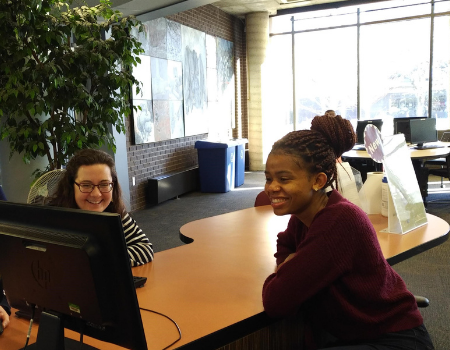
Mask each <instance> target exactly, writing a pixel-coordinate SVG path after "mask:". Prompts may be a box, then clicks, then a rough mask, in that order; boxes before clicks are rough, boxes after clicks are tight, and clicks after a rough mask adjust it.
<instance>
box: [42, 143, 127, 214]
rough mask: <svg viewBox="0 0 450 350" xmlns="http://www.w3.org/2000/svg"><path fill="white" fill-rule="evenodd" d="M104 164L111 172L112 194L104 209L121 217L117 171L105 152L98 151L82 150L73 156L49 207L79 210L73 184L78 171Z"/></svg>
mask: <svg viewBox="0 0 450 350" xmlns="http://www.w3.org/2000/svg"><path fill="white" fill-rule="evenodd" d="M95 164H105V165H107V166H108V167H109V169H110V170H111V177H112V182H113V183H114V186H113V190H112V191H113V193H112V201H111V203H110V204H109V206H108V207H107V208H106V209H105V211H106V212H109V213H117V214H120V215H123V214H124V213H125V205H124V203H123V200H122V190H121V188H120V185H119V182H118V181H117V171H116V166H115V164H114V160H113V158H112V157H111V156H110V155H109V154H108V153H106V152H104V151H100V150H98V149H83V150H80V151H78V152H77V153H75V154H74V155H73V157H72V158H71V159H70V160H69V162H68V163H67V165H66V171H65V172H64V175H63V176H62V178H61V179H60V180H59V182H58V187H57V188H56V191H55V194H54V195H53V196H52V197H51V198H50V200H49V203H48V204H49V205H52V206H57V207H64V208H75V209H79V208H78V205H77V203H76V202H75V193H74V182H75V179H76V178H77V174H78V169H79V168H80V167H81V166H83V165H95Z"/></svg>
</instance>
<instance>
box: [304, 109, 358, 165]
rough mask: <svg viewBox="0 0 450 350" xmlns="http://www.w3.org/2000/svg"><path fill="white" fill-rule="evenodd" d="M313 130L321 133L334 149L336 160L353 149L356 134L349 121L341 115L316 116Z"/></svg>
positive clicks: (313, 121)
mask: <svg viewBox="0 0 450 350" xmlns="http://www.w3.org/2000/svg"><path fill="white" fill-rule="evenodd" d="M311 130H313V131H316V132H319V133H320V134H322V136H323V137H324V138H325V139H326V140H327V141H328V143H329V145H330V146H331V148H333V150H334V153H335V155H336V158H339V157H340V156H341V155H342V154H343V153H344V152H347V151H349V150H351V149H352V148H353V146H354V145H355V142H356V134H355V131H354V130H353V126H352V124H351V123H350V121H349V120H347V119H344V118H342V117H341V116H340V115H337V116H335V117H331V116H327V115H324V116H321V117H319V116H316V117H314V119H313V120H312V122H311Z"/></svg>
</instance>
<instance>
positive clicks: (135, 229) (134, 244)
mask: <svg viewBox="0 0 450 350" xmlns="http://www.w3.org/2000/svg"><path fill="white" fill-rule="evenodd" d="M122 225H123V232H124V234H125V242H126V244H127V250H128V256H129V257H130V261H131V266H139V265H144V264H146V263H148V262H150V261H153V256H154V255H153V254H154V253H153V246H152V244H151V243H150V241H149V240H148V238H147V236H146V235H145V234H144V232H142V230H141V229H140V228H139V226H138V225H137V223H136V221H135V220H134V219H133V218H132V217H131V216H130V214H128V213H125V215H123V217H122Z"/></svg>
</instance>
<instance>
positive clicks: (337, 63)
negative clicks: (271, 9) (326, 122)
mask: <svg viewBox="0 0 450 350" xmlns="http://www.w3.org/2000/svg"><path fill="white" fill-rule="evenodd" d="M303 11H304V9H303ZM449 15H450V0H431V1H430V0H391V1H388V2H387V1H382V2H376V3H372V2H368V3H367V4H365V5H360V6H349V7H343V8H340V9H335V10H333V9H332V10H321V11H311V12H301V13H298V14H295V15H293V16H292V15H289V16H279V17H274V18H272V26H271V28H272V29H273V31H272V32H271V34H272V35H273V36H272V39H273V40H276V41H277V42H279V45H280V46H278V47H277V50H278V52H282V50H285V51H286V50H288V49H282V48H281V45H286V46H289V45H290V46H291V47H293V49H292V48H291V50H293V52H294V55H293V56H294V57H295V58H294V60H293V62H292V63H293V66H292V70H291V71H290V72H289V69H286V67H283V69H282V70H280V67H279V63H280V61H278V63H277V66H274V67H272V71H276V72H277V74H291V75H292V72H295V75H294V80H293V81H292V85H293V87H292V89H289V88H287V86H284V91H282V92H280V88H281V87H280V85H276V84H274V85H272V86H271V87H270V88H271V89H272V91H275V89H277V91H276V94H277V98H279V96H280V94H281V93H284V96H285V97H286V98H292V103H290V104H289V103H287V101H286V100H283V101H284V104H285V105H290V106H292V114H293V115H294V116H295V120H294V123H293V124H292V125H291V126H290V127H292V130H299V129H305V128H309V127H310V123H311V120H312V118H313V117H314V116H315V115H318V114H320V115H322V114H323V113H324V112H325V110H327V109H334V110H335V111H336V112H337V114H341V115H342V116H343V117H345V118H347V119H349V120H351V121H352V123H353V124H354V125H356V120H358V119H360V120H364V119H376V118H381V119H383V120H384V124H383V134H389V133H392V132H393V127H392V118H397V117H402V116H404V117H413V116H427V117H433V118H436V119H437V120H436V121H437V123H436V125H437V128H438V129H440V130H442V129H449V128H450V119H449V116H448V103H447V100H448V97H449V96H448V94H449V91H450V90H449V85H450V72H449V68H448V65H449V62H450V45H448V43H449V42H450V16H449ZM292 23H293V24H294V29H293V30H292ZM358 23H359V24H358ZM432 31H433V35H431V33H432ZM275 33H277V34H275ZM275 38H277V39H275ZM281 38H289V40H288V39H286V40H283V39H281ZM292 38H294V40H292ZM281 43H282V44H281ZM270 50H271V49H270ZM269 52H271V51H269ZM430 62H431V68H432V69H430ZM286 63H287V62H286V61H283V63H282V65H284V64H286ZM278 79H279V80H282V79H283V78H281V77H278ZM430 79H431V84H430ZM284 81H285V84H286V83H287V81H288V79H287V78H285V79H284ZM283 85H284V84H283ZM293 91H295V93H293ZM294 95H295V98H294ZM277 101H278V100H277ZM430 101H431V102H430ZM429 110H430V111H429Z"/></svg>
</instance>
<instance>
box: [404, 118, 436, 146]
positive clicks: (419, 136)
mask: <svg viewBox="0 0 450 350" xmlns="http://www.w3.org/2000/svg"><path fill="white" fill-rule="evenodd" d="M410 128H411V143H413V144H417V146H418V147H422V146H423V144H424V143H426V142H436V141H437V140H438V138H437V130H436V119H435V118H418V119H413V120H411V121H410Z"/></svg>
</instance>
